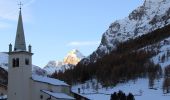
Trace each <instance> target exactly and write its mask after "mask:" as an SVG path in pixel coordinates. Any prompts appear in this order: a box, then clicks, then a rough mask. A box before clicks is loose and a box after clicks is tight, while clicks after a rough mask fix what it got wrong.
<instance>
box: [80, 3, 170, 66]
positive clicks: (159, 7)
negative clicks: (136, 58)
mask: <svg viewBox="0 0 170 100" xmlns="http://www.w3.org/2000/svg"><path fill="white" fill-rule="evenodd" d="M168 24H170V0H145V1H144V3H143V5H142V6H140V7H138V8H137V9H135V10H133V11H132V12H131V13H130V14H129V15H128V16H127V17H125V18H124V19H121V20H116V21H115V22H113V23H112V24H111V25H110V26H109V28H108V29H107V30H106V32H104V34H103V36H102V40H101V43H100V45H99V47H98V48H97V50H96V51H94V52H93V53H92V54H91V55H90V56H89V57H87V58H86V59H83V60H82V63H85V64H88V63H89V62H95V61H96V60H97V59H98V58H101V57H102V56H104V55H105V54H108V53H109V52H111V51H112V50H113V49H115V48H116V45H117V44H119V43H120V42H124V41H127V40H129V39H133V38H136V37H138V36H141V35H143V34H147V33H149V32H152V31H154V30H156V29H158V28H162V27H164V26H166V25H168Z"/></svg>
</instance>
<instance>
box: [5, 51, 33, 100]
mask: <svg viewBox="0 0 170 100" xmlns="http://www.w3.org/2000/svg"><path fill="white" fill-rule="evenodd" d="M13 58H19V67H15V68H14V67H13V66H12V59H13ZM25 58H29V59H31V56H30V55H27V54H24V53H20V54H16V53H15V54H10V56H9V71H8V74H9V75H8V100H30V81H29V79H30V77H31V65H28V66H26V65H25Z"/></svg>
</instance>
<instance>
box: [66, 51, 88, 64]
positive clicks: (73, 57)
mask: <svg viewBox="0 0 170 100" xmlns="http://www.w3.org/2000/svg"><path fill="white" fill-rule="evenodd" d="M84 57H85V56H83V55H82V53H80V52H79V51H78V50H76V49H74V50H72V51H70V52H69V53H68V54H67V56H66V57H65V58H64V64H72V65H77V63H78V62H79V61H80V60H81V59H83V58H84Z"/></svg>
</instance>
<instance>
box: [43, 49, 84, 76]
mask: <svg viewBox="0 0 170 100" xmlns="http://www.w3.org/2000/svg"><path fill="white" fill-rule="evenodd" d="M84 57H85V56H83V54H82V53H81V52H80V51H78V50H76V49H73V50H71V51H70V52H68V54H67V55H66V57H64V59H63V61H49V62H48V64H47V65H46V66H45V67H44V68H43V69H44V70H46V71H47V73H48V74H52V73H54V72H55V71H57V72H58V71H65V70H67V69H69V68H72V67H74V66H75V65H77V63H78V62H79V61H80V60H81V59H83V58H84Z"/></svg>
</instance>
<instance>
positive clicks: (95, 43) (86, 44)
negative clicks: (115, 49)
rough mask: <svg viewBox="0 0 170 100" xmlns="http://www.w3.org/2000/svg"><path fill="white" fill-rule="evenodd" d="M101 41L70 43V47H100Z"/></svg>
mask: <svg viewBox="0 0 170 100" xmlns="http://www.w3.org/2000/svg"><path fill="white" fill-rule="evenodd" d="M99 44H100V41H72V42H70V43H68V44H67V45H68V46H93V45H99Z"/></svg>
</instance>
